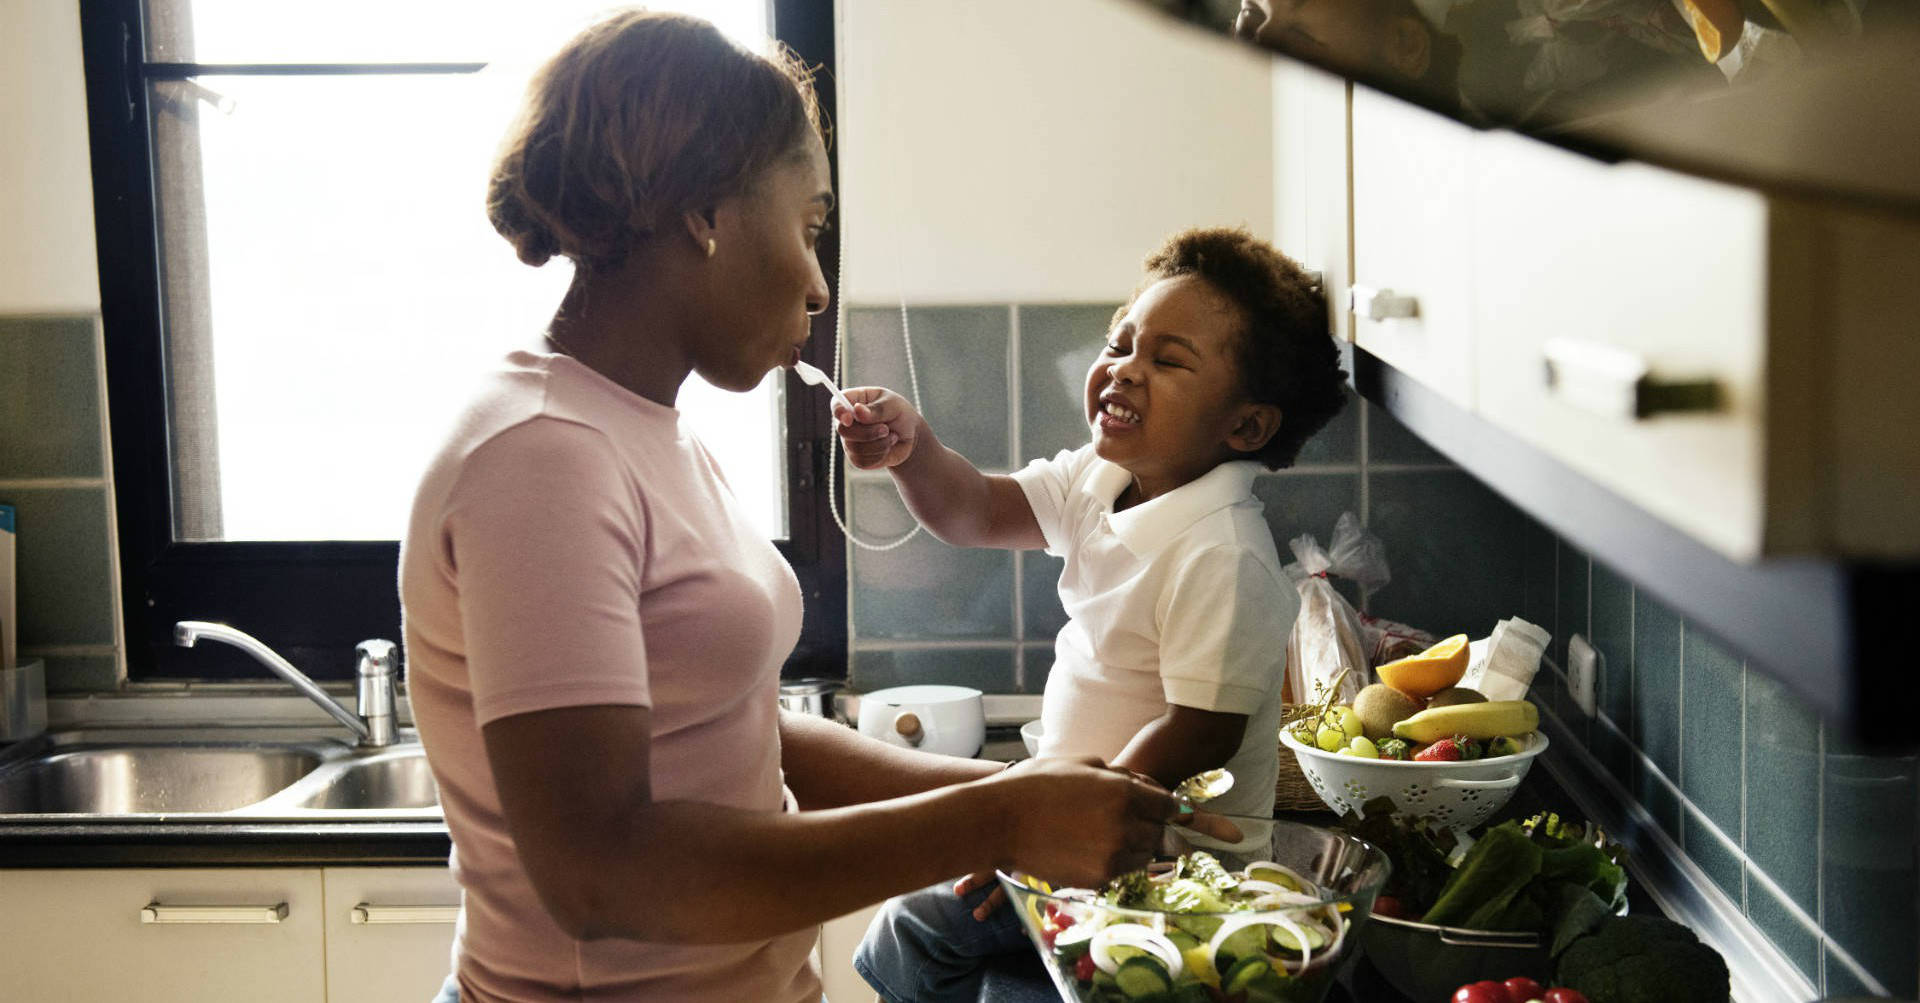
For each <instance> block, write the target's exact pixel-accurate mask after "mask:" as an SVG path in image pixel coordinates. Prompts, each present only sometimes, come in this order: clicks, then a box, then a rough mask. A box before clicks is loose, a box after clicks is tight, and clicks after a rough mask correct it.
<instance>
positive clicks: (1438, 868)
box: [1340, 797, 1459, 912]
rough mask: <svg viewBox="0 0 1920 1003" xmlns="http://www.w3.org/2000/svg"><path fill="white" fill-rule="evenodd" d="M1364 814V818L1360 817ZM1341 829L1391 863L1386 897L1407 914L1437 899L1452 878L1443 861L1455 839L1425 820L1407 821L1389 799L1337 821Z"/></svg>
mask: <svg viewBox="0 0 1920 1003" xmlns="http://www.w3.org/2000/svg"><path fill="white" fill-rule="evenodd" d="M1361 813H1364V815H1365V817H1364V818H1363V817H1361ZM1340 826H1341V828H1343V829H1345V830H1346V831H1347V832H1348V833H1350V834H1352V835H1355V836H1358V837H1360V838H1361V839H1364V840H1366V841H1367V842H1369V843H1372V844H1373V845H1375V846H1377V847H1379V848H1380V849H1381V850H1382V851H1383V852H1385V853H1386V855H1387V859H1389V860H1391V861H1393V873H1392V875H1391V876H1390V877H1388V879H1387V887H1386V889H1385V892H1386V894H1388V895H1392V896H1394V897H1395V898H1398V899H1399V900H1400V901H1401V902H1402V903H1403V904H1405V905H1406V907H1407V910H1408V911H1409V912H1420V911H1423V910H1425V909H1426V908H1427V907H1428V906H1429V905H1432V904H1433V900H1434V899H1437V898H1439V897H1440V889H1441V888H1443V887H1445V886H1446V883H1447V879H1448V878H1451V877H1453V865H1452V864H1450V863H1448V862H1447V858H1448V857H1449V856H1451V855H1452V853H1453V850H1454V847H1456V846H1458V845H1459V840H1458V839H1457V838H1455V836H1454V834H1453V833H1452V832H1450V831H1448V830H1446V829H1438V830H1436V829H1434V828H1433V827H1431V826H1429V825H1428V824H1427V822H1426V820H1425V819H1416V820H1411V821H1409V820H1408V819H1407V818H1405V817H1404V816H1401V815H1397V814H1395V813H1394V810H1393V799H1392V798H1388V797H1377V798H1374V799H1372V800H1370V801H1368V802H1367V803H1366V804H1363V805H1361V806H1360V812H1358V813H1356V812H1349V813H1347V814H1346V815H1344V816H1342V817H1341V819H1340Z"/></svg>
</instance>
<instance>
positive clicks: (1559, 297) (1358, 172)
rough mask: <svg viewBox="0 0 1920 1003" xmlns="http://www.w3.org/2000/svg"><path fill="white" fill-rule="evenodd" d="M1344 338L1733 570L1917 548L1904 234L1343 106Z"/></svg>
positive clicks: (1861, 214)
mask: <svg viewBox="0 0 1920 1003" xmlns="http://www.w3.org/2000/svg"><path fill="white" fill-rule="evenodd" d="M1353 178H1354V181H1353V219H1354V287H1353V291H1352V302H1353V306H1354V318H1353V325H1354V327H1353V330H1354V341H1355V343H1356V344H1357V345H1359V346H1360V347H1361V348H1363V349H1366V350H1367V351H1368V352H1370V353H1372V354H1373V355H1374V356H1376V357H1378V358H1379V359H1380V360H1382V361H1384V362H1386V363H1387V364H1389V365H1391V366H1393V367H1394V368H1395V369H1397V370H1399V371H1400V372H1401V373H1403V374H1404V375H1406V376H1408V377H1411V378H1412V379H1414V380H1417V381H1419V382H1420V383H1422V384H1424V385H1426V386H1427V387H1428V388H1430V389H1432V390H1435V391H1437V392H1438V393H1439V394H1441V395H1442V396H1443V397H1445V398H1446V399H1448V400H1449V401H1451V402H1453V403H1455V404H1457V405H1459V406H1461V407H1462V408H1465V409H1467V410H1470V411H1472V412H1473V413H1474V414H1476V415H1478V416H1479V417H1480V418H1482V419H1484V420H1485V421H1487V422H1488V423H1490V424H1492V425H1494V426H1496V427H1498V428H1500V429H1501V430H1503V431H1505V432H1507V433H1510V434H1511V435H1513V436H1514V437H1516V438H1518V439H1520V440H1521V441H1523V442H1526V443H1528V444H1529V445H1532V446H1534V447H1537V448H1538V449H1539V450H1540V451H1541V452H1543V453H1545V454H1547V455H1549V456H1551V457H1553V458H1554V459H1556V460H1558V461H1559V462H1561V463H1563V464H1565V465H1566V466H1568V467H1570V468H1572V469H1573V470H1574V471H1576V472H1578V473H1579V474H1581V475H1583V476H1584V477H1586V478H1587V479H1589V480H1590V481H1592V482H1594V483H1595V484H1597V485H1599V486H1600V487H1602V488H1605V489H1607V490H1609V491H1612V492H1614V493H1616V494H1618V495H1619V496H1620V497H1621V498H1623V499H1625V500H1627V501H1628V502H1630V503H1632V504H1633V505H1635V506H1637V507H1639V508H1641V509H1643V510H1644V511H1646V512H1647V513H1649V514H1651V515H1652V516H1654V517H1656V518H1657V519H1659V520H1661V521H1663V522H1665V523H1666V524H1668V525H1671V526H1673V527H1675V528H1677V529H1679V530H1681V531H1683V532H1684V533H1686V534H1687V535H1688V536H1690V537H1692V538H1693V539H1695V540H1698V541H1700V542H1701V543H1703V544H1705V545H1707V546H1708V547H1710V548H1712V549H1713V550H1714V551H1717V552H1719V553H1720V554H1723V555H1725V556H1726V557H1728V558H1731V559H1733V560H1735V561H1743V562H1744V561H1752V560H1755V559H1757V558H1760V557H1763V556H1770V555H1826V556H1838V557H1847V558H1879V559H1886V558H1902V557H1913V556H1920V519H1916V518H1912V517H1911V515H1910V514H1909V510H1908V508H1907V505H1908V504H1909V500H1910V499H1911V498H1913V497H1916V496H1920V438H1917V437H1916V436H1915V435H1914V434H1913V433H1912V430H1913V429H1915V428H1917V427H1920V395H1915V394H1912V393H1910V392H1907V391H1906V390H1905V389H1904V388H1903V386H1902V384H1903V382H1905V381H1904V380H1903V379H1902V377H1901V375H1900V374H1908V375H1911V374H1914V373H1920V347H1917V346H1920V339H1915V338H1914V337H1912V335H1911V326H1912V324H1913V323H1914V320H1913V318H1915V317H1920V282H1916V281H1915V277H1916V276H1920V221H1915V220H1907V219H1903V218H1900V217H1898V216H1877V215H1874V214H1871V213H1868V212H1865V211H1859V210H1849V209H1844V208H1838V207H1834V206H1831V205H1823V206H1815V205H1812V204H1808V203H1803V202H1799V201H1795V200H1792V199H1787V198H1781V197H1769V196H1764V195H1761V194H1759V193H1756V192H1753V191H1751V190H1748V189H1744V188H1740V187H1737V186H1732V185H1726V184H1722V183H1718V182H1712V181H1706V180H1702V179H1699V178H1693V177H1689V176H1685V175H1680V174H1676V173H1674V172H1671V171H1667V170H1664V169H1661V168H1655V167H1649V166H1646V165H1639V164H1619V165H1609V164H1605V163H1602V162H1599V161H1595V160H1592V159H1590V158H1587V157H1584V156H1580V155H1578V154H1574V153H1570V152H1567V151H1565V150H1561V149H1558V148H1556V147H1552V146H1548V145H1546V144H1543V143H1540V142H1537V141H1535V140H1531V139H1527V138H1524V137H1520V136H1516V135H1513V134H1511V133H1498V132H1493V133H1473V132H1471V131H1469V130H1466V129H1465V128H1464V127H1462V126H1459V125H1458V124H1456V123H1454V122H1452V121H1450V120H1448V119H1446V118H1443V117H1441V116H1438V115H1434V114H1432V113H1430V112H1427V111H1424V110H1421V109H1418V108H1415V107H1412V106H1410V105H1406V104H1404V103H1401V102H1398V101H1396V100H1395V99H1393V98H1388V97H1384V96H1380V95H1375V94H1372V93H1370V92H1368V91H1366V90H1364V89H1356V91H1355V93H1354V101H1353Z"/></svg>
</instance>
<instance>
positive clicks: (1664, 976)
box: [1553, 916, 1731, 1003]
mask: <svg viewBox="0 0 1920 1003" xmlns="http://www.w3.org/2000/svg"><path fill="white" fill-rule="evenodd" d="M1553 981H1554V982H1555V983H1557V984H1559V985H1562V986H1566V987H1567V988H1569V989H1577V990H1579V991H1580V992H1581V993H1582V994H1584V995H1585V996H1586V997H1587V999H1589V1000H1591V1001H1592V1003H1662V1001H1665V1000H1724V999H1726V998H1727V996H1728V994H1729V993H1730V991H1731V986H1730V985H1729V983H1728V977H1727V963H1726V961H1725V960H1724V959H1722V958H1721V957H1720V954H1719V952H1718V951H1715V950H1714V949H1713V948H1711V947H1708V946H1707V945H1705V944H1702V943H1701V942H1700V940H1699V938H1697V937H1695V936H1694V934H1693V931H1692V930H1689V929H1687V928H1686V927H1684V926H1681V925H1680V924H1678V923H1675V922H1673V921H1672V920H1670V919H1667V918H1665V917H1663V916H1610V917H1608V918H1607V919H1606V920H1605V921H1604V922H1602V923H1601V924H1600V925H1599V927H1598V929H1596V930H1595V931H1594V932H1593V933H1591V934H1588V935H1587V936H1584V937H1580V938H1577V939H1575V940H1574V941H1573V943H1572V944H1570V945H1568V946H1567V947H1566V949H1565V951H1563V952H1562V953H1561V955H1560V958H1559V961H1558V962H1557V964H1556V966H1555V968H1554V978H1553Z"/></svg>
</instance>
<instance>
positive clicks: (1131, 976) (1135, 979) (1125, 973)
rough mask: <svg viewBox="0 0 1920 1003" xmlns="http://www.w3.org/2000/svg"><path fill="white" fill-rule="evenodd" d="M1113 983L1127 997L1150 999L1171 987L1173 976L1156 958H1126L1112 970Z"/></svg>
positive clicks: (1144, 956) (1143, 956)
mask: <svg viewBox="0 0 1920 1003" xmlns="http://www.w3.org/2000/svg"><path fill="white" fill-rule="evenodd" d="M1113 983H1114V985H1115V986H1117V987H1119V989H1120V991H1121V992H1122V993H1125V994H1126V996H1127V998H1128V999H1132V1000H1139V999H1152V998H1154V997H1157V996H1159V995H1161V994H1163V993H1166V992H1168V991H1170V990H1171V989H1173V977H1172V976H1170V975H1168V974H1167V968H1166V966H1165V965H1162V964H1161V963H1160V961H1159V959H1157V958H1153V957H1150V956H1147V955H1144V954H1143V955H1141V956H1139V957H1133V958H1128V959H1127V960H1125V961H1122V962H1121V963H1120V967H1119V968H1117V969H1115V970H1114V973H1113Z"/></svg>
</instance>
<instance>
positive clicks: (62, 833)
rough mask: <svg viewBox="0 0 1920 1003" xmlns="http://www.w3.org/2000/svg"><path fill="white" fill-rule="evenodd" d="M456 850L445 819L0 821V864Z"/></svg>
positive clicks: (418, 855)
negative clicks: (436, 820)
mask: <svg viewBox="0 0 1920 1003" xmlns="http://www.w3.org/2000/svg"><path fill="white" fill-rule="evenodd" d="M451 847H452V842H451V841H450V840H449V839H448V837H447V827H446V824H445V823H444V822H312V823H303V822H252V821H249V822H231V823H229V822H193V823H190V824H189V823H175V824H168V823H165V822H143V823H137V824H133V823H130V824H125V825H101V824H92V823H88V824H61V823H49V824H45V825H36V824H25V825H22V824H8V825H0V869H5V868H11V867H318V866H326V865H340V866H345V865H355V866H363V865H389V864H412V865H416V866H428V865H434V864H441V865H444V864H445V863H446V862H447V853H448V850H449V849H451Z"/></svg>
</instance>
